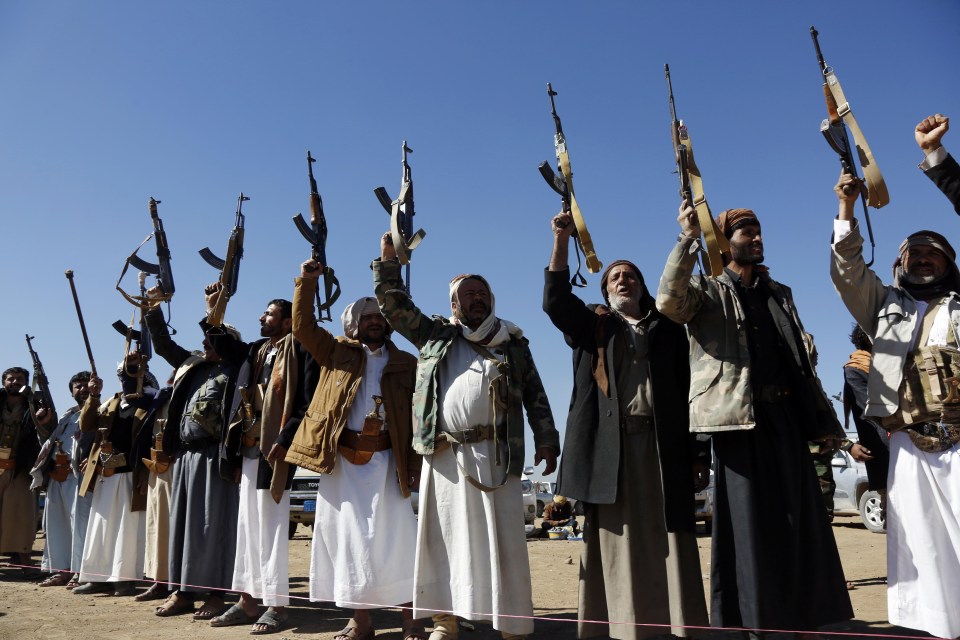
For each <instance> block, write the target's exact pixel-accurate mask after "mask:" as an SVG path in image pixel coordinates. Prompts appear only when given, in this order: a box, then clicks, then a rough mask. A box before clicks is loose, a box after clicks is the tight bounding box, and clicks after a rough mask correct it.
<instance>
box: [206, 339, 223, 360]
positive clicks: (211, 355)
mask: <svg viewBox="0 0 960 640" xmlns="http://www.w3.org/2000/svg"><path fill="white" fill-rule="evenodd" d="M203 359H204V360H206V361H207V362H220V356H219V355H218V354H217V352H216V351H214V350H213V344H211V342H210V338H208V337H207V336H203Z"/></svg>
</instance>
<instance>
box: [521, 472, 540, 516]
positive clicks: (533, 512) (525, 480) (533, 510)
mask: <svg viewBox="0 0 960 640" xmlns="http://www.w3.org/2000/svg"><path fill="white" fill-rule="evenodd" d="M531 475H533V467H525V468H524V469H523V475H521V476H520V490H521V491H523V521H524V522H525V523H526V524H533V521H534V520H535V519H536V518H537V496H536V494H535V493H534V488H533V481H531V480H530V476H531Z"/></svg>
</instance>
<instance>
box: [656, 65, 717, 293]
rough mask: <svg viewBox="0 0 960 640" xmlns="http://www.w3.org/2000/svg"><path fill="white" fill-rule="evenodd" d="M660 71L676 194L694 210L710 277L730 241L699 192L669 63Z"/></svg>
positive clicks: (700, 184) (700, 183)
mask: <svg viewBox="0 0 960 640" xmlns="http://www.w3.org/2000/svg"><path fill="white" fill-rule="evenodd" d="M663 73H664V75H665V76H666V78H667V94H668V95H669V100H670V134H671V137H672V138H673V153H674V156H675V158H676V161H677V173H678V174H679V176H680V197H681V198H684V199H685V200H686V201H687V202H688V203H689V204H690V206H692V207H693V208H694V209H695V210H696V212H697V222H698V223H699V225H700V230H701V232H702V233H703V238H704V241H705V242H704V244H705V245H706V256H705V262H706V264H707V270H708V271H709V272H710V275H711V276H714V277H716V276H719V275H720V274H721V273H723V258H722V257H721V254H723V253H726V252H729V251H730V244H729V242H728V241H727V238H726V236H724V235H723V233H721V232H720V228H719V227H718V226H717V223H716V222H715V221H714V219H713V214H712V213H710V205H708V204H707V198H706V196H705V195H704V193H703V179H702V177H701V176H700V169H699V168H698V167H697V163H696V161H695V160H694V159H693V146H692V144H691V142H690V132H689V131H687V126H686V125H685V124H683V120H680V119H678V118H677V108H676V105H675V104H674V101H673V83H672V82H671V81H670V65H669V64H665V65H663Z"/></svg>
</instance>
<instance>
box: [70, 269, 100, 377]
mask: <svg viewBox="0 0 960 640" xmlns="http://www.w3.org/2000/svg"><path fill="white" fill-rule="evenodd" d="M64 275H65V276H67V280H68V281H69V282H70V292H71V293H72V294H73V305H74V306H75V307H76V308H77V320H79V321H80V333H82V334H83V344H84V345H85V346H86V347H87V358H88V359H89V360H90V375H91V377H93V378H99V377H100V376H98V375H97V365H96V364H95V363H94V362H93V351H91V349H90V338H89V337H87V325H85V324H84V323H83V311H81V310H80V298H78V297H77V286H76V285H75V284H74V283H73V269H67V270H66V271H65V272H64Z"/></svg>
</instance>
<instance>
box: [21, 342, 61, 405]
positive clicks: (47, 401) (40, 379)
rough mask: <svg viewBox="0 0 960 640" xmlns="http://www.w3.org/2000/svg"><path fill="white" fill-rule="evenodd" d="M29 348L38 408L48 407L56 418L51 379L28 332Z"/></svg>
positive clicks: (34, 396)
mask: <svg viewBox="0 0 960 640" xmlns="http://www.w3.org/2000/svg"><path fill="white" fill-rule="evenodd" d="M26 337H27V349H29V350H30V359H31V360H33V388H34V393H33V398H34V401H35V402H36V407H35V410H36V409H46V410H47V411H49V412H50V413H52V414H53V416H54V420H56V417H57V410H56V408H54V406H53V394H52V393H51V392H50V380H49V379H47V374H46V372H45V371H44V370H43V364H42V363H41V362H40V356H39V355H37V352H36V351H34V350H33V344H32V343H31V342H30V341H31V340H33V336H31V335H30V334H26Z"/></svg>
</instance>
